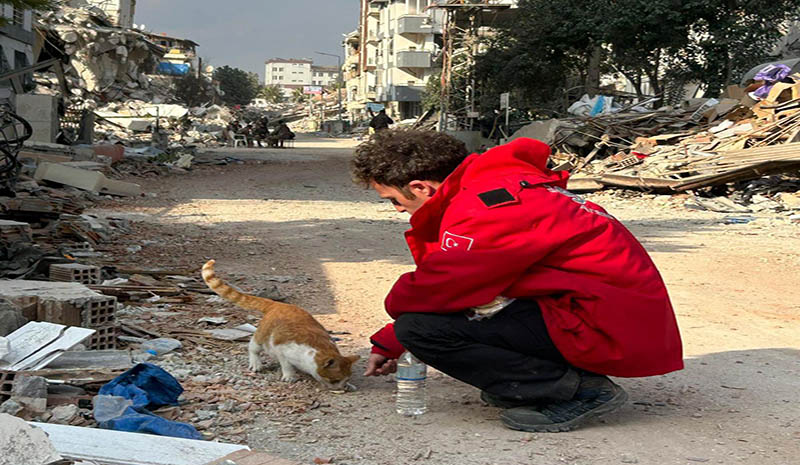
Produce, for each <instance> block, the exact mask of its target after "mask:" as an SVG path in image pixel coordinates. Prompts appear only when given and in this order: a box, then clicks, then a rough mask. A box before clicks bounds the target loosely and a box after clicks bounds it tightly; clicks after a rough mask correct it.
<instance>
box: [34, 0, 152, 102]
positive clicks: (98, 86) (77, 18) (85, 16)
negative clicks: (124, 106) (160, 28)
mask: <svg viewBox="0 0 800 465" xmlns="http://www.w3.org/2000/svg"><path fill="white" fill-rule="evenodd" d="M80 3H83V4H82V5H80ZM76 5H77V6H76ZM39 23H40V27H41V29H42V31H43V32H44V33H45V34H46V35H47V37H48V39H52V40H50V42H51V43H52V44H56V46H61V50H59V51H61V52H63V54H64V55H66V56H68V57H69V64H68V65H66V67H65V71H66V73H65V74H66V77H67V80H68V84H69V87H70V91H71V92H72V97H78V98H83V99H85V100H86V101H87V104H89V105H90V106H91V105H92V104H93V103H94V102H95V101H99V102H107V101H113V100H124V99H134V100H142V101H148V102H154V103H162V102H164V101H165V99H166V97H165V96H164V95H163V94H161V93H157V92H155V91H156V90H158V89H157V88H151V86H150V78H149V77H148V76H147V74H146V73H147V72H148V71H149V70H151V69H154V68H155V66H156V64H157V62H158V60H159V59H161V58H162V57H163V55H164V52H165V51H164V50H163V49H162V48H160V47H159V46H157V45H155V44H153V43H152V42H150V41H148V40H147V38H146V36H145V35H144V34H142V33H141V32H139V31H136V30H134V29H126V28H119V27H114V26H113V25H112V23H111V21H110V19H109V18H108V17H107V16H106V14H105V13H104V12H103V10H102V9H100V8H97V7H93V6H90V5H87V4H85V2H75V1H71V2H59V4H58V8H56V9H54V10H52V11H44V12H41V13H39ZM36 82H37V84H38V87H37V89H36V93H49V94H52V93H53V89H54V88H55V89H57V85H58V80H57V79H56V77H55V76H54V75H53V74H50V73H46V74H42V73H39V74H38V76H37V79H36Z"/></svg>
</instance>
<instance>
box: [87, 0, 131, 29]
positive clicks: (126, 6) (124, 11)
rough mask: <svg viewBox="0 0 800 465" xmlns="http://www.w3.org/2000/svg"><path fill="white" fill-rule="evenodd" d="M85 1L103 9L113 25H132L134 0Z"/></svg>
mask: <svg viewBox="0 0 800 465" xmlns="http://www.w3.org/2000/svg"><path fill="white" fill-rule="evenodd" d="M86 3H88V4H89V5H92V6H95V7H97V8H100V9H101V10H103V13H105V14H106V16H108V18H109V19H110V20H111V22H112V23H113V24H114V26H117V27H125V28H132V27H133V17H134V15H135V14H136V0H86Z"/></svg>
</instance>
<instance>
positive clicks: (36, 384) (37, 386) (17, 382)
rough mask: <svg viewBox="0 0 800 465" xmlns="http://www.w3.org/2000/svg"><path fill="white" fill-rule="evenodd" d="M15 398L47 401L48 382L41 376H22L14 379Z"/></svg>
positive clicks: (13, 392) (12, 392) (12, 393)
mask: <svg viewBox="0 0 800 465" xmlns="http://www.w3.org/2000/svg"><path fill="white" fill-rule="evenodd" d="M11 395H12V396H13V397H31V398H35V399H45V400H46V399H47V380H46V379H44V378H42V377H41V376H25V375H20V376H17V377H16V378H15V379H14V388H13V389H12V390H11Z"/></svg>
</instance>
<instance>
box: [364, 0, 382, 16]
mask: <svg viewBox="0 0 800 465" xmlns="http://www.w3.org/2000/svg"><path fill="white" fill-rule="evenodd" d="M367 14H368V15H370V16H380V15H381V6H380V4H378V3H376V2H373V3H370V4H369V9H368V10H367Z"/></svg>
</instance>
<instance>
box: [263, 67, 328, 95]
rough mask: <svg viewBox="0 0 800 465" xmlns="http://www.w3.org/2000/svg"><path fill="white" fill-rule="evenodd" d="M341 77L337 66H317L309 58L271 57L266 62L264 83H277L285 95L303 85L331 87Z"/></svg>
mask: <svg viewBox="0 0 800 465" xmlns="http://www.w3.org/2000/svg"><path fill="white" fill-rule="evenodd" d="M338 79H339V69H338V68H337V67H336V66H316V65H314V63H313V61H311V60H309V59H296V58H288V59H284V58H271V59H269V60H267V61H266V63H265V72H264V85H268V86H269V85H277V86H279V87H281V88H282V89H283V93H284V95H285V96H287V97H288V96H291V94H292V92H293V91H294V89H302V88H303V86H321V87H330V86H333V85H335V84H336V82H337V81H338Z"/></svg>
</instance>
